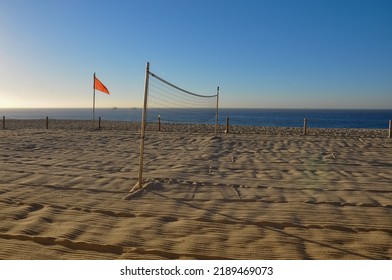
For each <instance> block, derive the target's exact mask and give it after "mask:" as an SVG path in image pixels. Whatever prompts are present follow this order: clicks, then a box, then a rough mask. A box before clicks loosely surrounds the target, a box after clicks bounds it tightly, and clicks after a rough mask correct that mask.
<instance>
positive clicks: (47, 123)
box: [46, 116, 49, 129]
mask: <svg viewBox="0 0 392 280" xmlns="http://www.w3.org/2000/svg"><path fill="white" fill-rule="evenodd" d="M46 129H49V117H48V116H46Z"/></svg>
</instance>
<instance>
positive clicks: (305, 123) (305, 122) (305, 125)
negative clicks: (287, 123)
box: [304, 118, 308, 135]
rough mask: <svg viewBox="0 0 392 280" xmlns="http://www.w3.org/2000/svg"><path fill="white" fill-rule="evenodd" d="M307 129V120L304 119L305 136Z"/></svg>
mask: <svg viewBox="0 0 392 280" xmlns="http://www.w3.org/2000/svg"><path fill="white" fill-rule="evenodd" d="M307 129H308V119H307V118H304V135H306V133H307Z"/></svg>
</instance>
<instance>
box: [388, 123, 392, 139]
mask: <svg viewBox="0 0 392 280" xmlns="http://www.w3.org/2000/svg"><path fill="white" fill-rule="evenodd" d="M389 138H392V120H389Z"/></svg>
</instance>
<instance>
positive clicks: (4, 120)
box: [3, 116, 5, 129]
mask: <svg viewBox="0 0 392 280" xmlns="http://www.w3.org/2000/svg"><path fill="white" fill-rule="evenodd" d="M3 129H5V116H3Z"/></svg>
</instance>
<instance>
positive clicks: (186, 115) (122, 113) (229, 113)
mask: <svg viewBox="0 0 392 280" xmlns="http://www.w3.org/2000/svg"><path fill="white" fill-rule="evenodd" d="M218 115H219V123H220V124H225V123H226V117H229V121H230V125H246V126H277V127H302V126H303V123H304V118H306V119H307V122H308V127H315V128H316V127H317V128H381V129H387V128H388V122H389V120H391V119H392V110H353V109H348V110H345V109H244V108H222V109H219V111H218ZM0 116H5V117H6V118H8V119H44V118H46V117H49V118H51V119H69V120H76V119H78V120H90V119H92V117H93V114H92V109H91V108H84V109H83V108H81V109H76V108H72V109H45V108H43V109H0ZM158 116H159V117H160V118H161V119H162V122H169V121H170V122H181V123H211V124H214V123H215V120H216V110H215V109H213V108H212V109H178V108H177V109H167V108H166V109H162V110H160V109H156V108H155V109H151V110H149V111H148V121H150V122H155V121H157V119H158ZM95 117H96V119H98V117H101V118H102V119H103V120H112V121H132V122H140V121H141V118H142V109H140V108H118V109H117V108H111V109H103V108H96V110H95Z"/></svg>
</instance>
